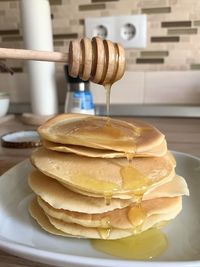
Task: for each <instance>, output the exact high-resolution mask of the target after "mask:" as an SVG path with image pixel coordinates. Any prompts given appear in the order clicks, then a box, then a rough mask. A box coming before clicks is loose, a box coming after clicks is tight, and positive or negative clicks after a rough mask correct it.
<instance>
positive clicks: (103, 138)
mask: <svg viewBox="0 0 200 267" xmlns="http://www.w3.org/2000/svg"><path fill="white" fill-rule="evenodd" d="M54 131H56V132H58V133H59V132H63V134H65V136H66V137H67V136H76V137H77V136H78V137H79V138H87V140H88V141H91V142H94V139H95V141H96V142H98V143H101V144H104V145H106V144H109V146H112V145H113V146H115V145H116V144H117V145H118V146H119V147H120V145H121V146H122V147H124V146H126V147H127V149H128V148H129V149H130V148H131V152H132V153H135V150H136V144H137V139H138V138H139V137H140V136H141V134H142V128H140V127H136V126H134V125H130V124H128V123H126V122H123V121H120V120H111V119H110V118H106V117H104V118H103V117H101V118H99V117H86V118H84V119H82V120H77V121H73V122H71V123H68V124H58V125H56V126H55V127H54ZM91 144H92V143H91Z"/></svg>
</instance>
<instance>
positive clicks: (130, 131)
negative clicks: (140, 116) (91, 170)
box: [38, 114, 166, 156]
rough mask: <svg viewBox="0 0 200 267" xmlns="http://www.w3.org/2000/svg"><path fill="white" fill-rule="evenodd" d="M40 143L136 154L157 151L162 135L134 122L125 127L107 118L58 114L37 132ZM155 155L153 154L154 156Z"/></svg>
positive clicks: (120, 122) (121, 123)
mask: <svg viewBox="0 0 200 267" xmlns="http://www.w3.org/2000/svg"><path fill="white" fill-rule="evenodd" d="M38 132H39V134H40V136H41V137H42V139H45V140H48V141H51V142H54V143H59V144H65V145H77V146H82V147H89V148H95V149H103V150H112V151H118V152H123V153H125V154H123V156H124V155H127V154H129V153H130V154H137V153H142V152H147V151H148V150H152V149H153V148H154V147H158V146H159V145H160V144H164V145H165V146H166V143H163V141H164V140H165V137H164V135H163V134H162V133H161V132H160V131H158V130H157V129H156V128H154V127H153V126H151V125H149V124H147V123H144V122H141V121H136V120H135V121H134V122H133V123H128V122H125V121H121V120H116V119H111V118H107V117H99V116H98V117H97V116H89V115H83V114H61V115H58V116H56V117H54V118H52V119H50V120H48V121H47V122H46V123H44V124H43V125H42V126H40V127H39V128H38ZM154 155H155V156H156V155H157V152H155V153H154Z"/></svg>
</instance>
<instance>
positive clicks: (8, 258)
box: [0, 117, 200, 267]
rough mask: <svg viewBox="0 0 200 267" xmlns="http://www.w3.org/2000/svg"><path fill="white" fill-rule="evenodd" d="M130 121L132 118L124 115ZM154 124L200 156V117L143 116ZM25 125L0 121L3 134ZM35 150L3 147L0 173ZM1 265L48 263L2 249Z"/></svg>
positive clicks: (172, 144)
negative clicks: (21, 256) (30, 259)
mask: <svg viewBox="0 0 200 267" xmlns="http://www.w3.org/2000/svg"><path fill="white" fill-rule="evenodd" d="M123 119H125V120H127V121H130V122H131V120H132V118H123ZM142 119H144V120H145V121H147V122H150V123H152V124H154V125H155V126H156V127H157V128H159V129H160V130H161V131H162V132H163V133H164V134H165V135H166V139H167V142H168V147H169V149H173V150H177V151H181V152H185V153H189V154H192V155H194V156H197V157H200V119H188V118H187V119H186V118H142ZM34 128H36V127H33V126H27V125H24V124H23V123H22V122H21V121H20V119H19V117H15V118H14V119H11V120H9V121H7V122H4V123H0V136H1V135H3V134H4V133H7V132H11V131H18V130H23V129H34ZM31 151H32V150H31V149H8V148H7V149H6V148H2V147H0V174H3V173H4V172H5V171H6V170H8V169H9V168H11V167H12V166H14V165H15V164H17V163H18V162H20V161H22V160H23V159H25V158H27V157H28V156H29V155H30V153H31ZM0 266H2V267H22V266H26V267H31V266H32V267H33V266H34V267H45V266H47V265H44V264H40V263H34V262H31V261H28V260H24V259H22V258H19V257H15V256H12V255H9V254H7V253H6V252H3V251H0Z"/></svg>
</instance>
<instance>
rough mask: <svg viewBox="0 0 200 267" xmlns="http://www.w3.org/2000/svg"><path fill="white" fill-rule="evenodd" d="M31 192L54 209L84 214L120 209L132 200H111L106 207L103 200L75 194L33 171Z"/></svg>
mask: <svg viewBox="0 0 200 267" xmlns="http://www.w3.org/2000/svg"><path fill="white" fill-rule="evenodd" d="M28 183H29V186H30V187H31V189H32V190H33V192H34V193H35V194H36V195H39V196H40V197H41V198H42V199H43V200H44V201H46V202H47V203H49V205H51V206H52V207H54V208H56V209H66V210H71V211H77V212H85V213H103V212H106V211H110V210H114V209H121V208H123V207H126V206H128V205H130V203H131V202H132V200H131V199H130V200H120V199H115V198H112V199H111V200H110V205H106V202H105V199H104V198H91V197H88V196H84V195H81V194H78V193H75V192H73V191H71V190H69V189H68V188H66V187H64V186H62V185H61V184H60V183H59V182H58V181H57V180H55V179H52V178H50V177H48V176H46V175H44V174H43V173H41V172H39V171H37V170H34V171H33V172H32V173H31V174H30V175H29V178H28Z"/></svg>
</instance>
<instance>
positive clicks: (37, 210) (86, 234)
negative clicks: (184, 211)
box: [29, 199, 177, 239]
mask: <svg viewBox="0 0 200 267" xmlns="http://www.w3.org/2000/svg"><path fill="white" fill-rule="evenodd" d="M29 212H30V214H31V216H32V217H33V218H34V219H35V220H36V221H37V222H38V223H39V224H40V226H41V227H42V228H43V229H44V230H46V231H47V232H50V233H52V234H56V235H63V236H70V237H72V236H74V237H79V238H91V239H92V238H95V239H119V238H123V237H127V236H131V235H133V233H134V229H118V228H111V229H101V228H92V227H84V226H81V225H78V224H75V223H67V222H64V221H61V220H58V219H55V218H53V217H51V216H49V215H47V214H45V213H44V211H43V210H42V208H41V207H40V206H39V204H38V203H37V200H36V199H34V200H33V202H32V203H31V204H30V206H29ZM176 215H177V212H174V211H173V212H172V213H166V214H159V215H152V216H150V217H147V220H146V222H144V224H143V225H142V227H141V229H140V231H145V230H147V229H149V228H151V227H153V226H155V225H157V224H159V223H160V222H163V221H169V220H171V219H173V218H174V217H175V216H176ZM49 222H50V223H49ZM52 226H53V227H55V229H57V230H59V231H54V230H53V229H54V228H52Z"/></svg>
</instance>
